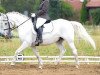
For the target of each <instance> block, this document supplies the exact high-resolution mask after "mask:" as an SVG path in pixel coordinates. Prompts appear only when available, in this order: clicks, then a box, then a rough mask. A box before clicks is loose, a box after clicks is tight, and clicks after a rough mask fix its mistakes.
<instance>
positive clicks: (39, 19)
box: [36, 18, 46, 29]
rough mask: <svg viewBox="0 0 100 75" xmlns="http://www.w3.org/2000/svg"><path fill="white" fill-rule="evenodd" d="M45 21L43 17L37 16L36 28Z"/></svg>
mask: <svg viewBox="0 0 100 75" xmlns="http://www.w3.org/2000/svg"><path fill="white" fill-rule="evenodd" d="M45 22H46V19H44V18H37V22H36V28H37V29H38V28H39V27H40V26H42V25H43V24H44V23H45Z"/></svg>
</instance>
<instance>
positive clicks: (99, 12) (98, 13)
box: [90, 8, 100, 25]
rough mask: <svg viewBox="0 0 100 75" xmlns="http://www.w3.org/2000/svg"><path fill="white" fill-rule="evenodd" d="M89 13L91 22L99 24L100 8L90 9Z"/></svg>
mask: <svg viewBox="0 0 100 75" xmlns="http://www.w3.org/2000/svg"><path fill="white" fill-rule="evenodd" d="M90 14H91V16H92V22H93V24H95V25H100V8H98V9H93V10H91V11H90Z"/></svg>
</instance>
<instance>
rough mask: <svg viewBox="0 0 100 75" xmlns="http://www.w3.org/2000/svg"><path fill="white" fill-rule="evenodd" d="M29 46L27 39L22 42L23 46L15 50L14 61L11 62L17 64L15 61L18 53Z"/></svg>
mask: <svg viewBox="0 0 100 75" xmlns="http://www.w3.org/2000/svg"><path fill="white" fill-rule="evenodd" d="M27 47H28V43H27V42H26V41H25V42H23V43H22V44H21V46H20V47H19V48H18V49H17V50H16V52H15V55H14V58H13V61H12V62H11V65H15V61H16V58H17V55H18V54H19V53H20V52H22V51H23V50H24V49H25V48H27Z"/></svg>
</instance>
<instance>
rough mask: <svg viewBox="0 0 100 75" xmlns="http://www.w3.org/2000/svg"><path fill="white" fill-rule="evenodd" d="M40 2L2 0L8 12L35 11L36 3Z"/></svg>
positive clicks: (34, 0) (33, 0)
mask: <svg viewBox="0 0 100 75" xmlns="http://www.w3.org/2000/svg"><path fill="white" fill-rule="evenodd" d="M36 1H39V0H2V1H1V5H2V6H3V7H4V8H5V9H6V10H7V12H10V11H18V12H22V13H23V11H26V10H27V11H29V12H33V11H34V6H35V2H36Z"/></svg>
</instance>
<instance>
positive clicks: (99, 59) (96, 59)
mask: <svg viewBox="0 0 100 75" xmlns="http://www.w3.org/2000/svg"><path fill="white" fill-rule="evenodd" d="M58 57H59V56H41V58H42V59H43V62H44V63H54V62H55V61H56V60H57V58H58ZM78 58H79V62H80V63H87V64H89V63H100V56H78ZM12 59H13V56H0V63H10V62H12ZM15 62H20V63H21V62H23V63H38V60H37V58H36V56H17V60H16V61H15ZM60 62H62V63H74V62H75V60H74V56H63V58H62V60H61V61H60Z"/></svg>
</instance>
